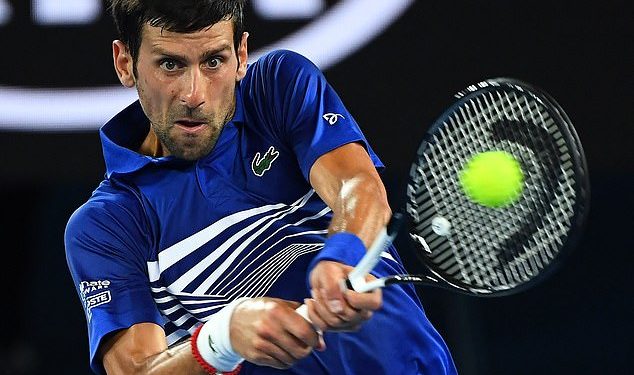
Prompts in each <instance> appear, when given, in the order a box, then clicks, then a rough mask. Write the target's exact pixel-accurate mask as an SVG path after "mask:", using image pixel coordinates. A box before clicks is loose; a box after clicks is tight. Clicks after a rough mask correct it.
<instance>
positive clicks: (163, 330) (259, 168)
mask: <svg viewBox="0 0 634 375" xmlns="http://www.w3.org/2000/svg"><path fill="white" fill-rule="evenodd" d="M243 7H244V1H243V0H222V1H220V0H216V1H214V0H181V1H173V0H156V1H140V0H113V1H112V14H113V16H114V20H115V23H116V25H117V28H118V31H119V33H120V35H119V37H120V39H119V40H115V41H114V42H113V44H112V49H113V58H114V67H115V70H116V73H117V75H118V77H119V80H120V81H121V83H122V84H123V85H124V86H126V87H130V88H136V90H137V91H138V94H139V101H137V102H135V103H133V104H131V105H130V106H129V107H127V108H125V109H123V110H122V111H121V112H120V113H119V114H117V115H116V116H115V117H114V118H113V119H112V120H110V121H109V122H108V123H106V124H105V125H104V126H103V127H102V128H101V130H100V136H101V140H102V145H103V153H104V158H105V162H106V175H105V179H104V181H103V182H102V183H101V184H100V185H99V187H97V189H96V190H95V191H94V192H93V194H92V196H91V197H90V198H89V199H88V201H87V202H86V203H85V204H83V205H82V206H81V207H79V208H78V209H77V210H76V211H75V213H74V214H73V215H72V217H71V218H70V220H69V222H68V225H67V228H66V233H65V244H66V255H67V260H68V266H69V269H70V272H71V274H72V277H73V279H74V281H75V285H76V288H77V292H78V294H79V297H80V299H81V301H82V303H83V306H84V310H85V313H86V318H87V323H88V336H89V344H90V364H91V367H92V369H93V370H94V371H95V372H96V373H108V374H204V373H211V374H215V373H230V374H237V373H240V374H278V373H281V372H288V373H293V374H312V375H314V374H388V373H389V374H428V375H429V374H454V373H455V372H456V370H455V367H454V364H453V362H452V359H451V356H450V354H449V351H448V349H447V347H446V345H445V343H444V342H443V340H442V338H441V337H440V335H439V334H438V333H437V331H436V330H435V329H434V328H433V326H432V325H431V324H430V322H429V321H428V319H427V318H426V316H425V314H424V311H423V308H422V306H421V303H420V301H419V300H418V297H417V295H416V293H415V290H414V288H413V287H411V286H397V287H391V288H387V289H386V290H385V291H383V292H381V291H375V292H372V293H356V292H354V291H345V292H342V291H341V289H340V287H339V283H340V281H341V280H343V279H344V278H345V276H346V275H347V273H348V272H349V271H350V270H351V269H352V267H351V266H352V265H354V264H356V263H357V262H358V261H359V259H360V258H361V256H362V255H363V254H364V252H365V249H366V248H367V247H368V246H369V244H370V243H371V242H372V240H373V239H374V238H375V236H376V235H377V233H378V231H379V228H381V227H382V226H383V225H385V223H386V221H387V220H388V218H389V216H390V209H389V207H388V204H387V199H386V193H385V189H384V187H383V184H382V182H381V179H380V177H379V174H378V172H377V170H379V171H380V170H381V168H383V165H382V164H381V162H380V160H379V159H378V157H377V156H376V155H375V153H374V152H373V151H372V149H371V147H370V145H369V144H368V142H367V141H366V139H365V138H364V136H363V134H362V133H361V131H360V129H359V126H358V125H357V123H356V122H355V120H354V118H353V117H352V115H351V114H350V113H349V112H348V111H347V110H346V108H345V106H344V105H343V103H342V102H341V100H340V99H339V97H338V96H337V94H336V93H335V91H334V90H333V88H332V87H331V86H330V85H329V84H328V82H327V81H326V80H325V78H324V76H323V74H322V73H321V72H320V71H319V70H318V68H317V67H316V66H315V65H313V64H312V63H311V62H310V61H308V60H307V59H305V58H304V57H302V56H300V55H298V54H296V53H293V52H290V51H283V50H282V51H273V52H271V53H269V54H267V55H266V56H264V57H262V58H261V59H259V61H257V62H255V63H253V64H251V65H249V66H247V39H248V34H247V33H246V32H244V26H243ZM403 271H404V270H403V266H402V264H401V260H400V259H399V255H398V253H397V252H396V250H395V249H394V248H390V249H389V250H388V251H386V252H385V253H384V254H383V259H382V262H381V264H379V265H378V266H377V267H376V268H375V271H374V273H375V275H381V274H394V273H400V272H403ZM301 303H306V304H307V307H308V313H309V318H310V320H311V321H312V323H309V322H308V321H307V320H305V319H304V318H302V317H301V316H300V315H299V314H298V313H296V311H295V309H296V308H297V307H298V306H300V304H301ZM322 331H323V337H322V336H321V335H320V332H322Z"/></svg>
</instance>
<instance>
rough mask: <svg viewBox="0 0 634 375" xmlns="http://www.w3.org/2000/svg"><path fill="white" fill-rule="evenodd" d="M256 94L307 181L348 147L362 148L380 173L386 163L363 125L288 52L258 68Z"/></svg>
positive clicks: (317, 74) (311, 68)
mask: <svg viewBox="0 0 634 375" xmlns="http://www.w3.org/2000/svg"><path fill="white" fill-rule="evenodd" d="M252 71H253V72H252V75H251V76H250V77H249V78H250V81H251V83H252V86H253V87H252V90H251V92H256V93H257V92H258V91H260V93H261V95H258V97H259V98H261V99H260V100H262V101H265V100H266V101H267V102H265V103H261V104H260V105H261V106H263V107H264V108H268V109H269V111H270V112H271V113H270V114H267V116H265V117H268V118H269V121H265V123H269V124H270V126H275V127H278V129H276V131H275V133H277V134H279V135H280V137H282V138H283V139H284V141H285V143H286V144H289V145H290V146H291V147H292V148H293V151H294V152H295V155H296V156H297V161H298V163H299V166H300V168H301V171H302V174H303V175H304V177H305V178H306V179H307V180H308V179H309V173H310V168H311V167H312V165H313V164H314V162H315V161H316V160H317V159H318V158H319V157H320V156H321V155H323V154H325V153H327V152H329V151H331V150H334V149H336V148H338V147H340V146H343V145H345V144H347V143H352V142H358V143H361V144H362V145H363V146H364V147H365V149H366V150H367V152H368V154H369V156H370V158H371V159H372V162H373V163H374V165H375V166H376V167H377V169H379V170H382V169H383V168H384V166H383V164H382V163H381V161H380V160H379V158H378V157H377V155H376V154H375V153H374V151H373V150H372V148H371V147H370V145H369V143H368V141H367V140H366V138H365V136H364V135H363V133H362V132H361V129H360V128H359V125H358V124H357V122H356V121H355V119H354V118H353V117H352V115H351V114H350V112H349V111H348V110H347V109H346V107H345V106H344V104H343V102H342V101H341V99H340V98H339V96H338V95H337V93H336V92H335V90H334V89H333V88H332V86H331V85H330V84H329V83H328V82H327V80H326V78H325V77H324V75H323V73H322V72H321V71H320V70H319V68H318V67H317V66H315V65H314V64H313V63H312V62H311V61H310V60H308V59H306V58H305V57H303V56H302V55H299V54H297V53H295V52H291V51H287V50H279V51H274V52H271V53H269V54H268V55H266V56H265V57H263V58H262V59H261V60H260V61H258V63H257V64H255V66H254V67H253V70H252Z"/></svg>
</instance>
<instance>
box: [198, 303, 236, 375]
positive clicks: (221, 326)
mask: <svg viewBox="0 0 634 375" xmlns="http://www.w3.org/2000/svg"><path fill="white" fill-rule="evenodd" d="M245 299H248V298H246V297H245V298H238V299H236V300H234V301H232V302H231V303H230V304H228V305H227V306H225V307H223V308H222V309H221V310H220V311H218V312H217V313H215V314H214V315H212V316H211V317H210V318H209V320H207V321H206V322H205V324H203V325H201V326H200V327H198V328H197V329H196V331H194V333H193V334H192V338H191V346H192V354H193V355H194V358H196V361H198V363H199V364H200V366H201V367H202V368H203V369H205V371H207V372H208V373H210V374H212V375H221V374H224V375H236V374H238V373H239V372H240V368H241V367H242V362H243V361H244V358H242V357H240V355H239V354H238V353H236V352H235V351H234V350H233V347H232V346H231V340H230V337H229V323H230V322H231V315H233V310H235V308H236V306H237V305H238V304H239V303H240V302H242V301H244V300H245Z"/></svg>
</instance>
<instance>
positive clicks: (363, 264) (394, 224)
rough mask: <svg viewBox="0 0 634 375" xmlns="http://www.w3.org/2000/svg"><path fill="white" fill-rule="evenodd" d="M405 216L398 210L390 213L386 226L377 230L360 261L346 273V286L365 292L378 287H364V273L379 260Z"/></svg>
mask: <svg viewBox="0 0 634 375" xmlns="http://www.w3.org/2000/svg"><path fill="white" fill-rule="evenodd" d="M405 218H406V216H405V215H403V214H402V213H400V212H396V213H394V215H392V217H391V218H390V221H389V222H388V223H387V226H386V227H385V228H383V229H382V230H381V231H380V232H379V234H378V236H377V237H376V239H374V242H373V243H372V246H370V248H369V249H368V251H367V252H366V253H365V255H364V256H363V258H361V261H359V264H357V265H356V267H354V269H353V270H352V271H351V272H350V274H349V275H348V279H347V280H346V285H347V286H348V288H350V289H352V290H354V291H356V292H362V291H363V292H367V291H369V290H372V289H376V288H379V287H380V286H375V287H373V288H372V289H365V288H364V285H365V284H366V282H365V275H367V274H368V273H369V272H370V271H372V269H373V268H374V266H376V264H377V263H378V262H379V259H380V258H381V253H382V252H383V251H385V249H387V247H388V246H390V244H391V243H392V242H393V241H394V239H395V238H396V235H397V234H398V232H399V230H400V229H401V226H402V225H403V222H404V221H405Z"/></svg>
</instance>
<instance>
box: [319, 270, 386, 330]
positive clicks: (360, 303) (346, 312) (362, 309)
mask: <svg viewBox="0 0 634 375" xmlns="http://www.w3.org/2000/svg"><path fill="white" fill-rule="evenodd" d="M350 270H352V267H350V266H347V265H343V264H341V263H337V262H330V261H322V262H320V263H319V264H318V265H317V266H316V267H315V268H314V270H313V272H312V273H311V286H312V290H311V294H312V297H313V300H308V301H307V302H306V306H307V308H308V313H309V317H310V319H311V321H312V322H313V324H314V325H315V326H316V327H318V328H319V329H321V330H322V331H326V330H335V331H350V330H357V329H358V328H359V327H360V325H361V323H363V322H364V321H366V320H368V319H370V317H371V316H372V312H373V311H375V310H377V309H379V308H380V307H381V303H382V292H381V290H380V289H378V290H375V291H372V292H369V293H357V292H355V291H353V290H347V289H344V290H343V291H342V289H341V287H340V285H341V280H344V279H345V278H346V277H347V275H348V273H349V272H350ZM367 279H369V280H372V279H374V277H373V276H371V275H368V276H367Z"/></svg>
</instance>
